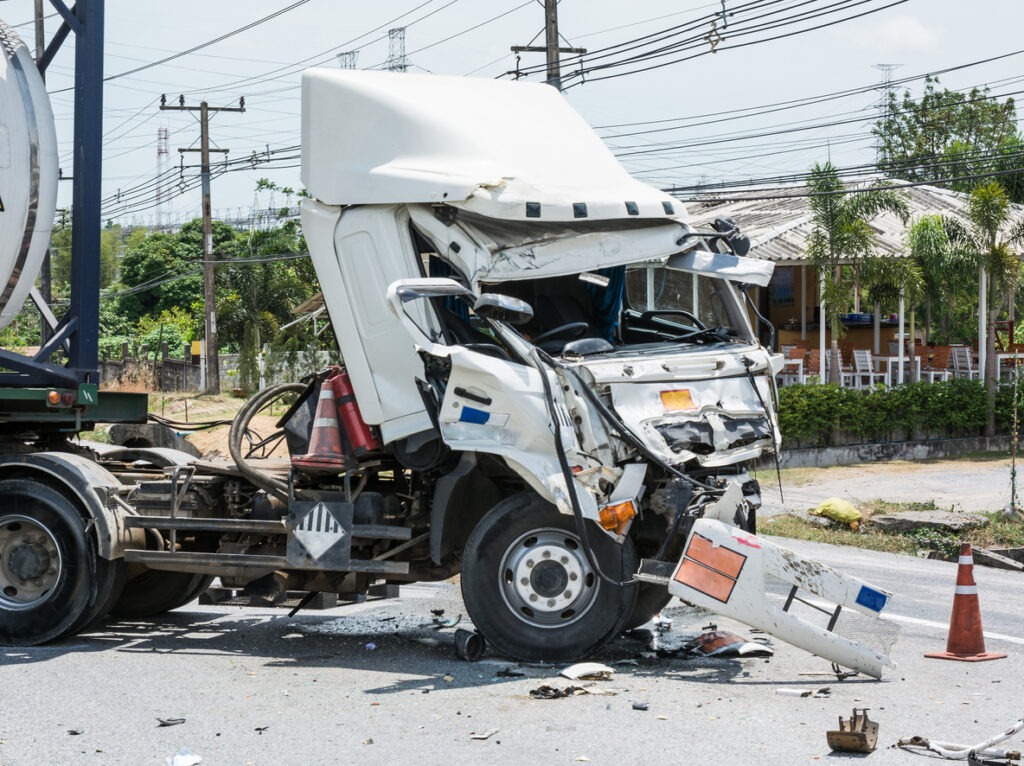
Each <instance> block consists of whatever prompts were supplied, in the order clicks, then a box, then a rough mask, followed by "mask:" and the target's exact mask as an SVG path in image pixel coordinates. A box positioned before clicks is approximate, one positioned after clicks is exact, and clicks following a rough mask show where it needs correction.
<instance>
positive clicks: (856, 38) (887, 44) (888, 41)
mask: <svg viewBox="0 0 1024 766" xmlns="http://www.w3.org/2000/svg"><path fill="white" fill-rule="evenodd" d="M851 41H852V42H853V44H854V45H855V46H857V47H858V48H868V49H873V50H878V51H883V52H886V53H900V52H909V53H928V52H930V51H934V50H936V49H937V48H938V47H939V45H940V44H941V43H942V33H941V32H940V31H937V30H934V29H929V28H927V27H926V26H925V25H924V24H922V23H921V22H920V21H919V20H918V19H916V18H914V17H913V16H910V15H907V14H899V15H896V16H892V17H890V18H886V19H881V20H878V21H875V22H873V23H870V24H867V25H865V26H863V27H861V28H860V29H858V30H857V31H856V32H854V33H853V34H852V35H851Z"/></svg>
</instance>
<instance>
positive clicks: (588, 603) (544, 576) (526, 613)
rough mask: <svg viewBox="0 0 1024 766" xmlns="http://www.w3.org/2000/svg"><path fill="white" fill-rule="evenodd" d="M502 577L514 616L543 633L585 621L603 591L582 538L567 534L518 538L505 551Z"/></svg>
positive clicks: (545, 533) (552, 531)
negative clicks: (540, 629)
mask: <svg viewBox="0 0 1024 766" xmlns="http://www.w3.org/2000/svg"><path fill="white" fill-rule="evenodd" d="M498 574H499V584H500V589H501V595H502V598H503V599H504V601H505V604H506V605H507V606H508V607H509V609H510V611H511V612H512V613H513V614H514V615H516V617H517V618H519V619H520V620H522V621H523V622H525V623H527V624H528V625H532V626H535V627H539V628H559V627H564V626H566V625H571V624H572V623H574V622H576V621H577V620H579V619H581V618H582V617H583V616H584V615H585V614H586V613H587V611H588V610H589V609H590V608H591V607H592V606H593V605H594V601H595V599H596V598H597V593H598V590H599V587H600V586H599V579H598V578H597V576H596V575H595V573H594V570H593V568H592V567H591V566H590V562H589V561H588V560H587V556H586V553H585V552H584V551H583V547H582V545H581V544H580V539H579V537H577V536H576V535H575V534H573V533H571V532H567V531H565V530H564V529H555V528H545V529H537V530H531V531H530V532H527V533H526V534H523V535H520V537H519V538H517V539H516V540H515V542H513V543H512V544H511V545H510V546H509V547H508V549H507V550H506V551H505V555H504V556H503V557H502V560H501V567H500V569H499V573H498Z"/></svg>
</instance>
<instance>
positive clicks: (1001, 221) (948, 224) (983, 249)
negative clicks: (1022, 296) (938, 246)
mask: <svg viewBox="0 0 1024 766" xmlns="http://www.w3.org/2000/svg"><path fill="white" fill-rule="evenodd" d="M943 225H944V227H945V229H946V234H947V236H948V237H949V241H950V242H951V243H952V245H953V247H954V248H955V250H956V253H957V255H958V257H960V258H963V259H965V260H970V261H972V262H973V263H976V264H978V266H980V267H981V269H980V270H979V285H978V290H979V292H982V291H983V292H984V295H985V298H986V312H985V314H986V315H985V317H984V319H985V337H984V338H979V339H978V341H979V343H984V344H985V370H984V374H985V388H986V390H987V391H988V398H989V404H988V422H987V425H986V427H985V433H986V435H988V436H991V435H993V434H994V433H995V401H996V383H997V377H998V360H997V359H996V321H997V320H998V318H999V315H1000V313H1001V312H1002V311H1003V309H1005V308H1006V306H1007V305H1008V304H1009V303H1010V302H1011V301H1012V300H1013V295H1014V293H1015V291H1016V288H1017V283H1018V282H1019V281H1020V274H1021V257H1022V254H1021V252H1020V250H1019V249H1016V248H1017V247H1018V246H1020V245H1021V244H1022V243H1024V218H1021V219H1017V220H1012V209H1011V207H1010V199H1009V197H1008V196H1007V194H1006V190H1005V189H1004V188H1003V186H1002V184H1000V183H999V182H998V181H989V182H988V183H986V184H982V185H980V186H978V187H977V188H975V189H974V191H972V192H971V197H970V200H969V202H968V205H967V220H966V221H961V220H960V219H958V218H945V219H944V220H943Z"/></svg>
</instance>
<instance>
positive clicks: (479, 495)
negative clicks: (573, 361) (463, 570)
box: [430, 452, 501, 565]
mask: <svg viewBox="0 0 1024 766" xmlns="http://www.w3.org/2000/svg"><path fill="white" fill-rule="evenodd" d="M500 499H501V493H500V491H499V490H498V487H497V485H496V484H495V483H494V482H493V481H491V480H490V479H489V478H487V476H485V475H484V474H483V472H481V471H480V470H479V468H478V467H477V457H476V454H475V453H473V452H463V453H462V456H461V457H460V458H459V462H458V465H456V466H455V468H454V469H453V470H452V471H451V472H450V473H448V474H445V475H444V476H442V477H441V478H440V479H438V480H437V483H436V484H435V487H434V497H433V499H432V502H431V504H430V558H431V559H432V560H433V562H434V563H435V564H438V565H440V564H441V561H442V560H443V559H444V557H445V556H446V555H447V554H449V553H451V552H452V551H453V550H455V549H456V548H459V547H461V546H462V545H463V544H464V543H465V542H466V540H468V539H469V535H470V533H471V532H472V531H473V528H474V527H475V526H476V525H477V522H478V521H480V519H482V518H483V516H484V514H485V513H487V511H489V510H490V509H491V508H492V507H494V505H495V504H497V502H498V501H499V500H500Z"/></svg>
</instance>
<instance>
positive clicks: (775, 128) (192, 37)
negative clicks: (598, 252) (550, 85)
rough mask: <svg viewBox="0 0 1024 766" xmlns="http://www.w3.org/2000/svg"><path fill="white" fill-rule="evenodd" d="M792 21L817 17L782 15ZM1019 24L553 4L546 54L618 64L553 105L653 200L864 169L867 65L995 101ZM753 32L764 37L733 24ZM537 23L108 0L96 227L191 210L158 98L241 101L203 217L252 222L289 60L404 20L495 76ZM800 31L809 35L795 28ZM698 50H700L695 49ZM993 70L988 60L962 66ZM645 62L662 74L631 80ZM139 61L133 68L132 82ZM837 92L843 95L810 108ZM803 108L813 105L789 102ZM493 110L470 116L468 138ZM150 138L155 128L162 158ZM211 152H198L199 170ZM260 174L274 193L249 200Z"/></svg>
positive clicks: (60, 99)
mask: <svg viewBox="0 0 1024 766" xmlns="http://www.w3.org/2000/svg"><path fill="white" fill-rule="evenodd" d="M723 9H724V10H725V12H726V14H727V15H726V17H725V21H724V26H723V18H722V11H723ZM44 12H45V13H46V14H47V16H50V18H48V19H47V20H46V36H47V39H49V38H50V36H52V35H53V33H54V32H55V31H56V29H57V27H58V26H59V24H58V22H59V18H58V17H56V16H54V15H53V14H54V11H53V9H52V8H51V7H50V4H49V2H48V0H47V2H45V3H44ZM279 12H280V13H279ZM801 12H803V13H815V14H818V13H820V14H822V15H820V16H817V17H816V18H813V19H807V20H804V21H800V22H794V23H789V24H785V23H780V22H782V21H783V20H784V19H785V18H787V17H789V16H793V15H795V14H797V13H801ZM275 13H276V14H278V15H276V16H274V17H273V18H270V19H267V20H265V21H262V23H258V24H255V25H253V26H251V27H249V25H252V24H253V23H254V22H260V21H261V20H263V19H265V18H266V17H268V16H271V15H272V14H275ZM861 14H863V15H861ZM858 15H860V16H859V18H849V17H854V16H858ZM32 18H33V2H32V0H0V19H3V20H4V21H5V22H7V23H8V24H10V25H12V26H15V27H16V29H17V31H18V32H19V33H20V34H21V35H22V36H23V38H24V39H25V40H26V42H27V43H28V44H29V47H30V48H32V47H33V46H34V38H33V35H34V32H33V28H32V25H31V23H30V22H31V20H32ZM844 19H848V20H844ZM1022 22H1024V4H1021V3H1019V2H1017V0H975V2H973V3H970V4H969V5H968V4H966V3H963V2H962V0H903V1H902V2H900V1H899V0H805V1H803V2H802V0H744V1H743V2H739V1H738V0H724V2H723V0H719V1H718V2H713V3H707V2H700V1H695V2H685V1H682V2H681V1H680V0H674V1H672V0H633V1H632V2H629V3H623V2H611V0H561V3H560V5H559V31H560V32H561V35H562V36H563V38H564V41H563V45H565V46H566V47H574V48H586V49H587V50H588V52H589V53H588V54H587V55H584V56H583V65H584V66H585V67H587V68H588V69H589V68H590V67H593V66H595V65H598V64H601V63H614V64H617V65H616V66H612V67H608V68H606V69H593V70H590V71H588V73H587V74H586V76H585V77H584V78H582V81H581V78H580V77H579V76H578V75H577V74H575V73H576V72H577V71H578V70H579V68H580V63H579V60H578V59H577V58H571V57H568V56H566V62H565V63H564V64H563V78H564V80H565V85H566V89H565V97H566V98H567V99H568V100H569V102H570V103H571V104H572V105H573V106H574V107H575V108H576V109H577V110H578V111H579V112H580V113H581V114H582V115H583V116H584V117H585V118H586V119H587V120H588V121H589V122H590V123H591V124H592V125H593V126H595V129H596V130H597V131H598V133H599V135H601V136H602V137H603V138H604V140H605V142H606V143H607V145H608V146H609V147H610V148H611V150H612V151H613V152H614V153H615V154H617V155H618V156H619V157H620V160H621V161H622V162H623V164H624V165H625V166H626V167H627V169H629V170H630V171H631V172H632V173H634V174H635V175H636V176H637V177H639V178H641V179H642V180H644V181H646V182H648V183H651V184H653V185H655V186H658V187H660V188H666V187H671V186H679V187H691V186H693V185H695V184H719V183H738V182H743V181H746V180H748V179H755V180H767V179H773V178H776V177H779V176H784V175H787V174H794V173H802V172H806V171H807V170H808V168H810V166H811V165H812V164H814V163H816V162H824V161H826V160H831V162H832V163H833V164H835V165H837V166H839V167H840V168H850V167H855V166H858V165H862V164H864V163H870V162H871V161H872V159H873V157H874V148H873V147H874V138H873V137H872V135H871V132H870V128H871V124H872V122H873V121H874V119H876V118H877V116H878V113H879V112H878V103H879V99H880V91H879V89H878V88H879V87H880V84H881V82H882V81H883V79H884V76H885V74H884V72H883V70H882V69H880V68H878V65H880V64H885V65H893V66H892V67H891V78H892V79H893V80H895V81H899V80H901V79H903V78H915V79H911V80H910V81H908V82H906V83H905V84H903V85H898V86H896V87H897V88H898V92H902V90H903V89H904V88H908V89H910V91H911V93H912V95H914V96H915V97H916V96H917V95H919V94H920V92H921V88H922V81H921V79H919V78H920V76H923V75H924V74H926V73H929V72H939V71H944V70H948V69H954V68H955V71H949V72H946V73H945V74H942V75H941V76H940V80H941V85H942V86H944V87H948V88H956V89H960V88H965V89H969V88H971V87H973V86H985V85H989V86H990V88H991V93H992V94H993V95H995V96H1001V97H1003V98H1005V97H1006V96H1014V97H1017V96H1018V95H1019V93H1020V91H1021V89H1022V88H1024V86H1022V85H1021V83H1022V82H1024V50H1022V49H1024V43H1022V42H1021V41H1020V37H1019V29H1020V28H1021V23H1022ZM759 24H760V25H770V24H778V26H774V27H768V28H765V29H762V30H761V31H755V30H752V29H751V27H752V26H753V25H759ZM543 25H544V8H543V2H542V1H541V0H526V2H524V1H523V0H378V2H375V3H367V2H355V1H354V0H353V1H350V0H298V1H297V0H249V1H248V2H245V3H241V2H237V0H233V1H229V0H205V2H198V0H176V2H174V3H166V2H157V0H106V50H105V76H106V77H108V78H110V79H109V81H108V82H107V83H106V85H105V90H104V126H103V127H104V178H103V195H104V209H103V217H104V219H110V220H113V221H115V222H118V223H122V224H128V225H131V224H134V225H152V224H154V223H157V222H160V223H180V222H183V221H186V220H189V219H191V218H193V217H197V216H198V215H199V209H200V190H199V185H198V182H197V174H198V168H197V167H196V165H197V163H198V154H196V153H187V154H184V155H182V154H180V153H179V151H178V149H179V148H196V147H198V139H199V125H198V122H197V118H196V115H195V114H193V113H189V112H175V111H163V112H162V111H160V110H159V104H160V96H161V94H166V95H167V97H168V102H169V103H177V98H178V96H179V94H181V95H184V97H185V102H186V104H187V105H198V104H199V102H200V101H202V100H204V99H205V100H206V101H207V102H208V103H209V105H210V106H211V107H216V106H223V107H228V106H237V105H238V99H239V97H242V96H244V97H245V105H246V111H245V112H244V113H234V112H222V113H220V114H217V115H215V116H214V117H213V119H212V120H211V123H210V131H211V137H212V140H213V145H214V146H215V147H218V148H225V149H228V150H229V153H228V154H227V155H226V158H227V159H228V160H229V161H233V162H232V164H230V165H227V166H223V167H220V168H219V170H215V173H216V176H215V178H214V180H213V184H212V199H213V208H214V212H215V216H216V217H220V218H232V219H245V218H247V217H249V218H251V210H252V209H253V208H270V207H280V206H283V205H286V204H288V203H289V202H291V203H294V202H295V201H296V198H295V197H289V195H287V194H285V193H284V192H282V191H281V189H286V188H291V189H299V188H301V180H300V178H299V160H298V149H297V147H298V144H299V133H300V102H299V82H300V73H301V70H302V69H303V68H304V67H308V66H313V65H317V66H332V67H334V66H338V65H339V60H338V54H339V53H342V52H356V53H355V65H356V67H357V68H360V69H372V68H384V67H385V66H386V64H387V62H388V58H389V51H390V47H389V36H388V30H389V29H392V28H398V27H404V29H405V52H406V63H407V66H408V71H412V72H431V73H436V74H449V75H467V76H474V77H511V76H512V75H511V74H510V73H512V72H514V71H515V70H516V68H517V60H516V55H515V54H513V53H512V52H511V51H510V47H511V46H513V45H528V44H533V45H541V44H543V41H544V34H543ZM712 25H713V26H712ZM813 26H820V28H818V29H815V30H811V31H807V32H804V33H800V34H793V33H794V32H796V31H797V30H800V29H805V28H808V27H813ZM245 27H249V28H247V29H243V28H245ZM240 29H243V31H240V32H238V33H237V34H231V33H233V32H235V31H236V30H240ZM744 32H745V34H744ZM666 33H668V34H670V35H672V36H670V37H668V38H666V39H665V42H664V43H662V44H665V43H668V42H675V41H679V40H682V39H684V38H685V39H688V40H689V39H692V42H691V43H688V44H687V45H686V46H684V47H685V48H686V50H685V52H678V53H673V54H671V55H666V56H664V57H662V58H659V59H654V60H651V59H648V60H646V61H643V62H637V63H632V64H629V63H624V62H623V59H624V58H625V57H626V56H627V55H628V52H632V53H634V54H635V53H636V52H639V51H640V50H649V49H650V47H651V46H653V45H655V44H656V42H655V41H656V40H657V39H658V37H657V36H658V35H665V34H666ZM221 36H225V37H224V39H222V40H220V41H219V42H214V43H213V44H210V45H207V46H205V47H203V48H201V49H200V50H197V51H195V52H192V53H189V54H187V55H183V56H177V55H176V54H180V53H181V52H183V51H187V50H190V49H192V48H194V47H196V46H200V45H202V44H204V43H208V42H209V41H212V40H215V39H217V38H219V37H221ZM72 38H73V36H72ZM770 38H775V39H770ZM713 40H717V45H716V46H715V51H714V52H711V42H712V41H713ZM631 41H632V42H631ZM637 41H646V42H644V45H645V46H646V47H644V48H638V47H637V46H638V45H640V44H641V43H640V42H637ZM758 41H760V42H758ZM743 43H753V44H747V45H743ZM612 46H620V47H618V48H612ZM600 51H604V53H603V54H602V53H600ZM1018 51H1020V52H1019V53H1018ZM1008 54H1012V55H1008ZM172 56H174V57H175V58H173V59H172V60H170V61H166V62H165V63H161V64H158V65H156V66H149V65H151V64H154V62H160V61H162V60H164V59H167V58H169V57H172ZM997 57H998V58H997ZM351 58H352V57H351V56H349V59H351ZM992 58H997V60H994V61H990V62H988V63H983V64H976V63H975V62H980V61H983V60H985V59H992ZM73 61H74V57H73V39H72V40H69V43H68V44H65V46H64V48H63V49H62V50H61V52H60V53H59V54H58V56H57V58H56V59H55V60H54V62H53V63H52V64H51V66H50V68H49V70H48V73H47V87H48V89H49V91H50V94H51V102H52V104H53V109H54V113H55V118H56V121H57V131H58V140H59V141H60V150H61V163H62V170H63V172H64V174H65V175H69V176H70V175H72V174H73V172H74V168H73V167H72V166H71V125H72V117H73V94H72V92H71V91H70V90H69V89H68V88H69V86H70V85H71V77H72V74H73ZM652 64H665V65H663V66H658V67H657V68H653V69H649V70H648V71H633V70H637V69H643V68H646V67H650V66H651V65H652ZM140 67H145V68H144V69H141V70H140V71H135V72H132V70H136V69H138V68H140ZM519 67H520V68H521V73H522V74H523V76H525V77H526V79H531V80H543V72H542V71H538V70H542V69H543V54H538V53H522V54H521V55H520V57H519ZM609 75H613V76H611V77H609ZM602 78H605V79H602ZM845 91H853V93H850V94H848V95H845V96H842V97H835V98H830V99H826V100H822V99H821V98H820V97H822V96H826V95H829V94H836V93H840V92H845ZM802 100H808V101H810V102H811V103H808V104H805V105H797V106H794V105H792V104H791V103H790V102H794V101H798V102H799V101H802ZM783 107H784V108H783ZM495 118H496V116H495V115H483V114H482V115H481V116H480V119H481V128H482V129H486V122H487V120H488V119H495ZM160 129H166V131H167V135H168V141H167V150H168V151H167V154H166V155H165V156H164V157H163V159H162V160H161V157H160V155H159V154H158V148H159V143H158V131H159V130H160ZM222 157H224V155H215V168H217V167H218V165H217V161H218V159H219V158H222ZM182 158H183V159H184V163H185V167H184V168H183V169H180V168H179V165H180V163H181V162H182ZM228 168H230V170H228ZM161 170H165V171H166V172H165V174H164V175H163V176H160V175H159V173H160V171H161ZM219 171H227V172H219ZM261 178H266V179H268V180H269V181H270V182H272V183H273V184H274V185H276V186H277V187H278V190H277V191H273V190H269V191H268V190H263V191H258V190H257V182H258V181H259V179H261ZM70 187H71V185H70V183H67V182H66V183H63V184H62V185H61V190H60V195H59V199H58V205H59V206H62V207H66V206H68V205H69V204H70V199H71V188H70ZM158 190H159V200H160V202H159V205H158V204H157V191H158Z"/></svg>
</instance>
